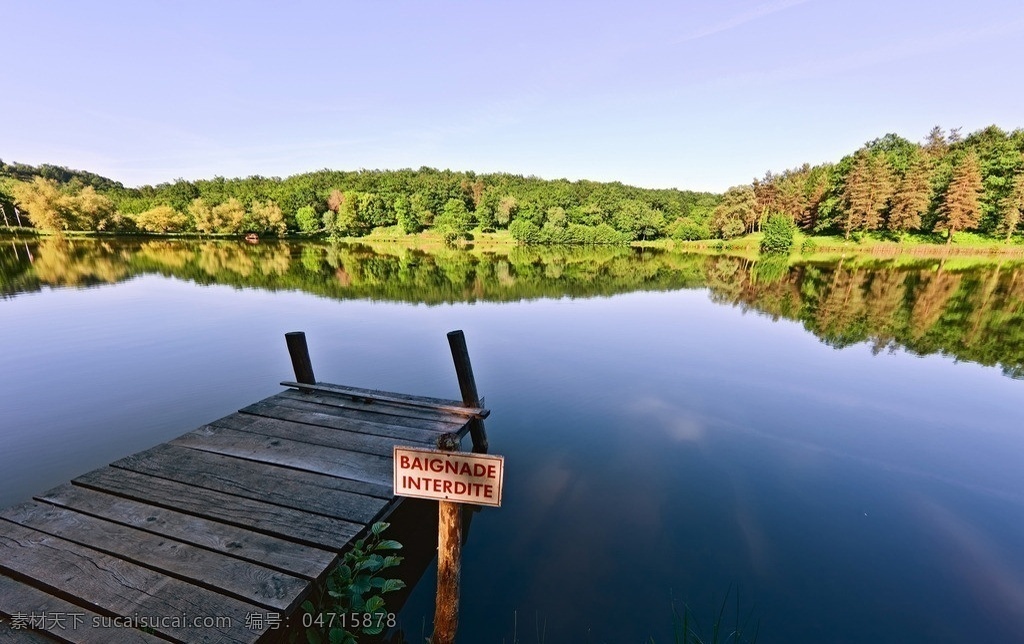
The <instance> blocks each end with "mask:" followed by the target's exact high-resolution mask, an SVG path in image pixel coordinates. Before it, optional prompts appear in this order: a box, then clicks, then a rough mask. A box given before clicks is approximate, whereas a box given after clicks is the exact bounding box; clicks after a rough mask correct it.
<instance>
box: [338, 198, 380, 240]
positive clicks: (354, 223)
mask: <svg viewBox="0 0 1024 644" xmlns="http://www.w3.org/2000/svg"><path fill="white" fill-rule="evenodd" d="M361 201H362V195H361V194H360V193H358V192H356V191H355V190H346V191H345V192H344V194H343V196H342V201H341V203H340V204H339V205H338V216H337V218H336V219H335V221H334V228H335V230H334V232H335V233H336V234H338V235H342V236H346V237H361V236H363V235H365V234H366V233H368V232H370V228H371V226H370V222H369V221H367V220H366V218H365V217H364V216H363V213H362V212H361V211H360V202H361Z"/></svg>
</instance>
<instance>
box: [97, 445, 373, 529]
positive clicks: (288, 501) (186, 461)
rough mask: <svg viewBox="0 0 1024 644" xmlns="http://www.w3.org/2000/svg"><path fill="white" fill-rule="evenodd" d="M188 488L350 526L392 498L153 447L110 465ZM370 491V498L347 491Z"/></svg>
mask: <svg viewBox="0 0 1024 644" xmlns="http://www.w3.org/2000/svg"><path fill="white" fill-rule="evenodd" d="M111 466H112V467H122V468H125V469H129V470H132V471H135V472H140V473H142V474H150V475H153V476H159V477H161V478H166V479H171V480H173V481H179V482H181V483H186V484H188V485H195V486H197V487H204V488H207V489H210V490H217V491H219V492H226V493H228V494H235V495H237V496H242V497H246V498H250V499H256V500H259V501H266V502H268V503H274V504H276V505H281V506H284V507H288V508H295V509H296V510H303V511H305V512H315V513H317V514H323V515H325V516H330V517H335V518H338V519H347V520H349V521H353V522H355V523H369V522H370V521H372V520H373V519H374V518H375V517H376V516H378V515H379V514H380V512H381V510H383V509H384V506H385V505H387V504H388V502H389V501H390V500H391V498H392V496H393V495H392V490H391V489H390V488H387V487H384V486H382V485H373V484H370V483H364V482H362V481H352V480H349V479H340V478H337V477H334V476H327V475H325V474H314V473H313V472H303V471H300V470H294V469H291V468H287V467H278V466H276V465H267V464H266V463H257V462H255V461H247V460H245V459H241V458H235V457H233V456H224V455H223V454H215V453H213V452H204V451H202V450H196V449H190V448H188V447H182V446H180V445H158V446H156V447H154V448H152V449H148V450H146V451H145V452H142V453H140V454H134V455H132V456H128V457H126V458H123V459H121V460H119V461H116V462H115V463H112V464H111ZM353 488H355V489H360V491H370V492H373V493H374V494H375V496H368V495H365V494H361V493H357V492H352V491H351V490H352V489H353Z"/></svg>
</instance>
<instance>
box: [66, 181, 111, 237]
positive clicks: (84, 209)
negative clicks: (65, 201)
mask: <svg viewBox="0 0 1024 644" xmlns="http://www.w3.org/2000/svg"><path fill="white" fill-rule="evenodd" d="M70 206H71V208H72V209H73V210H74V211H75V221H76V223H77V225H78V226H79V227H81V228H83V229H84V228H88V229H89V230H94V231H97V232H98V231H101V230H107V229H109V228H111V227H115V226H113V224H114V223H115V222H114V218H115V212H116V209H115V208H114V202H113V201H111V200H110V199H109V198H108V197H106V196H105V195H101V194H99V193H98V192H96V189H95V188H93V187H92V186H86V187H84V188H82V190H81V192H79V193H78V194H77V195H74V196H73V197H71V198H70Z"/></svg>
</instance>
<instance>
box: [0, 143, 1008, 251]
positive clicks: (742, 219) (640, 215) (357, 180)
mask: <svg viewBox="0 0 1024 644" xmlns="http://www.w3.org/2000/svg"><path fill="white" fill-rule="evenodd" d="M0 215H2V216H3V219H4V225H5V226H8V227H16V226H33V227H35V228H38V229H40V230H45V231H50V232H61V231H69V230H86V231H94V232H108V233H132V232H149V233H195V234H200V235H213V234H223V235H237V234H244V233H257V234H260V235H277V236H280V235H285V234H303V235H309V236H327V237H333V238H340V237H360V236H364V235H366V234H368V233H370V232H371V231H372V230H373V229H376V228H381V227H391V228H393V229H394V230H395V232H402V233H416V232H419V231H422V230H425V229H430V230H433V231H436V232H437V233H438V234H440V235H441V236H443V238H444V239H445V240H446V241H455V240H457V239H460V238H463V239H468V238H471V237H472V235H473V233H474V231H479V232H490V231H496V230H506V229H507V230H508V232H509V234H510V235H511V236H512V237H513V238H514V239H516V240H519V241H520V242H523V243H548V244H551V243H584V244H620V243H626V242H630V241H636V240H641V241H644V240H652V239H658V238H664V237H668V238H672V239H677V240H703V239H731V238H735V237H738V236H741V235H744V234H749V233H754V232H757V231H759V230H760V229H761V227H762V225H763V224H764V223H765V222H768V221H773V218H774V221H780V219H788V220H790V221H791V222H792V224H795V226H796V227H798V228H799V229H800V230H802V231H804V232H805V233H818V234H831V235H841V236H843V237H844V238H845V239H851V238H852V239H860V238H861V237H862V236H863V235H865V234H867V233H872V234H880V235H884V236H886V237H890V238H892V239H902V238H903V237H904V236H905V235H907V234H909V233H919V234H932V235H934V236H936V238H937V239H944V240H946V241H950V240H952V238H953V235H954V234H955V233H957V232H961V231H972V232H977V233H980V234H983V235H986V236H989V237H992V238H998V239H1005V240H1009V239H1011V237H1012V236H1013V235H1014V233H1017V232H1019V231H1020V230H1021V223H1022V218H1024V130H1021V129H1018V130H1014V131H1013V132H1009V133H1008V132H1005V131H1003V130H1001V129H999V128H998V127H996V126H990V127H988V128H985V129H983V130H980V131H978V132H974V133H972V134H969V135H967V136H961V134H960V132H959V130H957V129H954V130H952V131H950V132H949V133H948V134H947V133H945V132H944V131H943V130H942V129H940V128H938V127H936V128H934V129H933V130H932V131H931V132H930V133H929V134H928V135H927V137H926V138H925V139H924V141H923V142H922V143H913V142H911V141H909V140H907V139H904V138H902V137H900V136H897V135H895V134H888V135H886V136H884V137H882V138H879V139H876V140H874V141H870V142H868V143H866V144H865V145H864V146H863V147H861V148H860V149H859V150H857V151H856V152H854V153H853V154H850V155H848V156H846V157H844V158H843V159H841V160H840V161H839V162H837V163H833V164H823V165H818V166H810V165H806V164H805V165H804V166H802V167H800V168H797V169H792V170H786V171H784V172H780V173H772V172H768V173H766V174H765V175H764V177H762V178H759V179H755V180H754V181H753V182H752V183H750V184H747V185H743V186H737V187H733V188H730V189H729V190H727V191H726V192H725V194H724V195H714V194H710V193H699V192H690V191H682V190H675V189H666V190H652V189H642V188H635V187H630V186H626V185H623V184H620V183H597V182H592V181H568V180H564V179H562V180H543V179H539V178H536V177H523V176H519V175H510V174H481V175H477V174H475V173H473V172H453V171H449V170H435V169H432V168H420V169H419V170H394V171H387V170H369V171H366V170H362V171H356V172H342V171H333V170H320V171H317V172H311V173H306V174H300V175H295V176H291V177H288V178H286V179H280V178H276V177H272V178H266V177H259V176H253V177H248V178H245V179H225V178H223V177H215V178H214V179H210V180H202V181H185V180H182V179H179V180H178V181H175V182H173V183H164V184H160V185H157V186H142V187H140V188H127V187H125V186H123V185H122V184H120V183H118V182H115V181H112V180H110V179H106V178H104V177H101V176H98V175H96V174H93V173H89V172H81V171H74V170H68V169H67V168H62V167H58V166H50V165H42V166H38V167H33V166H28V165H23V164H17V163H14V164H6V163H3V162H2V161H0Z"/></svg>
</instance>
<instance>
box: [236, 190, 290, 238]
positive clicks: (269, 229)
mask: <svg viewBox="0 0 1024 644" xmlns="http://www.w3.org/2000/svg"><path fill="white" fill-rule="evenodd" d="M243 227H244V228H245V230H246V231H249V232H256V233H266V234H270V235H283V234H285V231H286V230H287V226H285V223H284V213H282V212H281V207H280V206H278V205H277V204H276V203H275V202H274V201H273V200H271V199H268V200H266V201H253V202H252V205H250V206H249V215H248V217H246V219H245V224H244V226H243Z"/></svg>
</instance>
